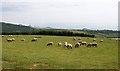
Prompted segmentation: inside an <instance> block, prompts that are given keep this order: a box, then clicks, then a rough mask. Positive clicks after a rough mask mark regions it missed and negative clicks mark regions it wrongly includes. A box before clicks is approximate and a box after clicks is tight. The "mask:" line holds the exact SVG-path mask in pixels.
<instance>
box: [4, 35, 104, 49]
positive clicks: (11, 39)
mask: <svg viewBox="0 0 120 71" xmlns="http://www.w3.org/2000/svg"><path fill="white" fill-rule="evenodd" d="M2 37H4V36H2ZM17 37H18V36H17ZM38 38H41V36H36V37H34V38H32V39H31V41H37V40H38ZM77 39H78V40H79V42H77V43H76V44H75V45H74V47H75V48H79V47H80V46H86V47H97V46H98V44H97V42H96V39H93V42H92V43H87V42H86V41H82V39H81V38H76V37H74V38H73V41H75V40H77ZM88 39H89V38H88ZM6 40H7V41H8V42H12V41H15V38H13V37H12V35H9V38H7V39H6ZM21 41H25V38H21ZM100 42H103V40H100ZM52 45H54V43H53V42H48V43H47V45H46V46H52ZM62 45H63V46H64V47H67V48H68V49H69V48H70V49H72V48H73V45H72V44H71V43H68V42H64V43H63V44H62V43H61V42H59V43H58V44H57V46H62Z"/></svg>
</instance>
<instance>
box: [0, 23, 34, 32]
mask: <svg viewBox="0 0 120 71" xmlns="http://www.w3.org/2000/svg"><path fill="white" fill-rule="evenodd" d="M0 25H2V32H30V31H33V30H34V28H32V27H30V26H25V25H15V24H12V23H5V22H0Z"/></svg>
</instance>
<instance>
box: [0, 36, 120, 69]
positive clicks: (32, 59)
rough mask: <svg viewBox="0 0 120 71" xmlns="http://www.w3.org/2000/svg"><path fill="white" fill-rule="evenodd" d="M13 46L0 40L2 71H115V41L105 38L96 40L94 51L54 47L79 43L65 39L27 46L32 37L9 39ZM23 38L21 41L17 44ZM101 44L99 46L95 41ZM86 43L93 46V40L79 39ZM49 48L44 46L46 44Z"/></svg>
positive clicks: (50, 38)
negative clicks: (72, 70) (3, 69)
mask: <svg viewBox="0 0 120 71" xmlns="http://www.w3.org/2000/svg"><path fill="white" fill-rule="evenodd" d="M13 37H14V38H15V39H16V40H15V41H14V42H7V41H6V38H8V36H7V35H6V36H4V37H3V38H2V61H3V68H5V69H14V68H20V69H116V68H118V43H117V42H118V41H116V40H114V39H112V40H109V39H107V38H96V39H97V41H96V42H97V43H98V47H91V48H89V47H86V46H81V47H80V48H74V47H73V49H66V48H65V47H63V46H57V43H58V42H62V43H64V42H65V41H67V42H69V43H71V44H72V45H73V46H74V45H75V43H76V42H78V41H79V40H76V41H73V40H72V38H73V37H65V36H41V37H42V38H38V41H36V42H31V39H32V38H33V37H35V35H18V37H17V36H16V35H14V36H13ZM21 38H25V39H26V40H25V41H20V39H21ZM101 39H103V40H104V41H103V42H102V43H100V42H99V41H100V40H101ZM82 40H84V41H86V42H93V38H89V39H88V38H84V37H83V38H82ZM50 41H52V42H54V43H55V44H54V45H53V46H48V47H47V46H46V44H47V43H48V42H50Z"/></svg>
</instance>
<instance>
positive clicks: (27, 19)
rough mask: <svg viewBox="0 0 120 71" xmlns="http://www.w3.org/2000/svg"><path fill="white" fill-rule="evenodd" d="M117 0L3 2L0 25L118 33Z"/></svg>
mask: <svg viewBox="0 0 120 71" xmlns="http://www.w3.org/2000/svg"><path fill="white" fill-rule="evenodd" d="M118 2H119V0H4V1H2V3H0V14H1V15H2V16H0V21H2V22H8V23H14V24H23V25H31V26H34V27H40V28H44V27H53V28H59V29H60V28H61V29H82V28H88V29H111V30H117V29H118Z"/></svg>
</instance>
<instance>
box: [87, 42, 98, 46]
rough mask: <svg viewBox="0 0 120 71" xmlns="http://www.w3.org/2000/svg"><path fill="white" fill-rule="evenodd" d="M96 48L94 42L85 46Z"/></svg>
mask: <svg viewBox="0 0 120 71" xmlns="http://www.w3.org/2000/svg"><path fill="white" fill-rule="evenodd" d="M92 46H93V47H97V43H96V42H93V43H88V44H87V47H92Z"/></svg>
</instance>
